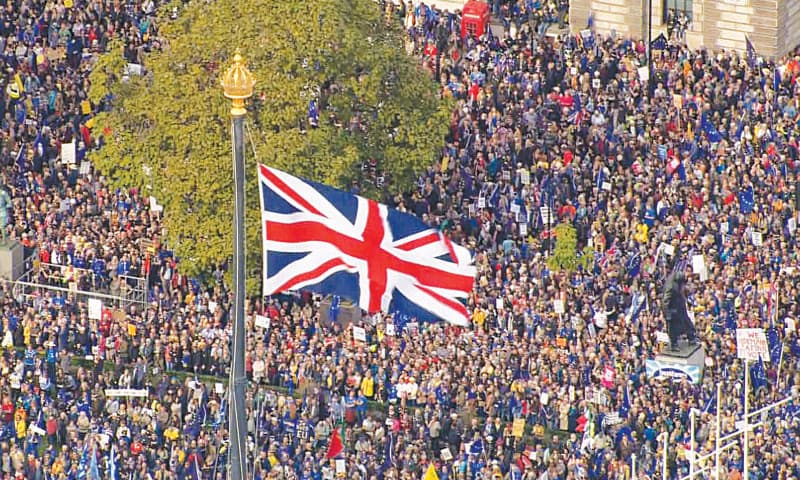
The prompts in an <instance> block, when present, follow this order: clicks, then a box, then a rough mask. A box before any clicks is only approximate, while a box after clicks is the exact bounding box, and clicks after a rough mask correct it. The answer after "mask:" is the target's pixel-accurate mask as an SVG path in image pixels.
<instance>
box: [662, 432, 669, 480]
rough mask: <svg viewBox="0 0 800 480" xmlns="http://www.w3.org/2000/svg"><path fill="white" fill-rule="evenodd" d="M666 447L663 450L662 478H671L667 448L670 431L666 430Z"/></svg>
mask: <svg viewBox="0 0 800 480" xmlns="http://www.w3.org/2000/svg"><path fill="white" fill-rule="evenodd" d="M663 435H664V447H663V451H662V452H661V456H662V458H661V480H667V479H668V478H669V468H668V467H667V449H668V448H669V432H667V431H666V430H664V433H663Z"/></svg>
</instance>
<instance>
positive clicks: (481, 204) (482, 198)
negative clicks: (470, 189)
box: [478, 193, 486, 208]
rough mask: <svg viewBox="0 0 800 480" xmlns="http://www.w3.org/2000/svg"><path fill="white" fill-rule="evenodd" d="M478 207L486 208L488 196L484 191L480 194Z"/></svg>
mask: <svg viewBox="0 0 800 480" xmlns="http://www.w3.org/2000/svg"><path fill="white" fill-rule="evenodd" d="M478 208H486V197H485V196H484V195H483V193H481V194H480V195H478Z"/></svg>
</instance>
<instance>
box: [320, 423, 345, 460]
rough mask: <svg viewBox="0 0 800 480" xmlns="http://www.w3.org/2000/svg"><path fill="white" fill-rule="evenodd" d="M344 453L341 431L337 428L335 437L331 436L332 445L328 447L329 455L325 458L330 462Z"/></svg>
mask: <svg viewBox="0 0 800 480" xmlns="http://www.w3.org/2000/svg"><path fill="white" fill-rule="evenodd" d="M343 451H344V444H343V443H342V437H341V436H340V435H339V429H338V428H337V429H334V430H333V435H331V444H330V445H328V453H326V454H325V458H327V459H329V460H330V459H331V458H336V457H338V456H339V454H340V453H342V452H343Z"/></svg>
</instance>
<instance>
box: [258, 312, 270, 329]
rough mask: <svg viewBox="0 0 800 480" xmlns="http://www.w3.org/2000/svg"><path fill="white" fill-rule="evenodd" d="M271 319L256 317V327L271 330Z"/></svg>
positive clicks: (261, 316)
mask: <svg viewBox="0 0 800 480" xmlns="http://www.w3.org/2000/svg"><path fill="white" fill-rule="evenodd" d="M269 325H270V321H269V317H265V316H263V315H256V327H259V328H265V329H267V330H269Z"/></svg>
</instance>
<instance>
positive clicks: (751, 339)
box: [736, 328, 769, 362]
mask: <svg viewBox="0 0 800 480" xmlns="http://www.w3.org/2000/svg"><path fill="white" fill-rule="evenodd" d="M759 357H761V359H762V360H763V361H765V362H768V361H769V345H768V344H767V335H766V334H765V333H764V330H763V329H761V328H737V329H736V358H740V359H742V360H750V361H753V362H757V361H758V358H759Z"/></svg>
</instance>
